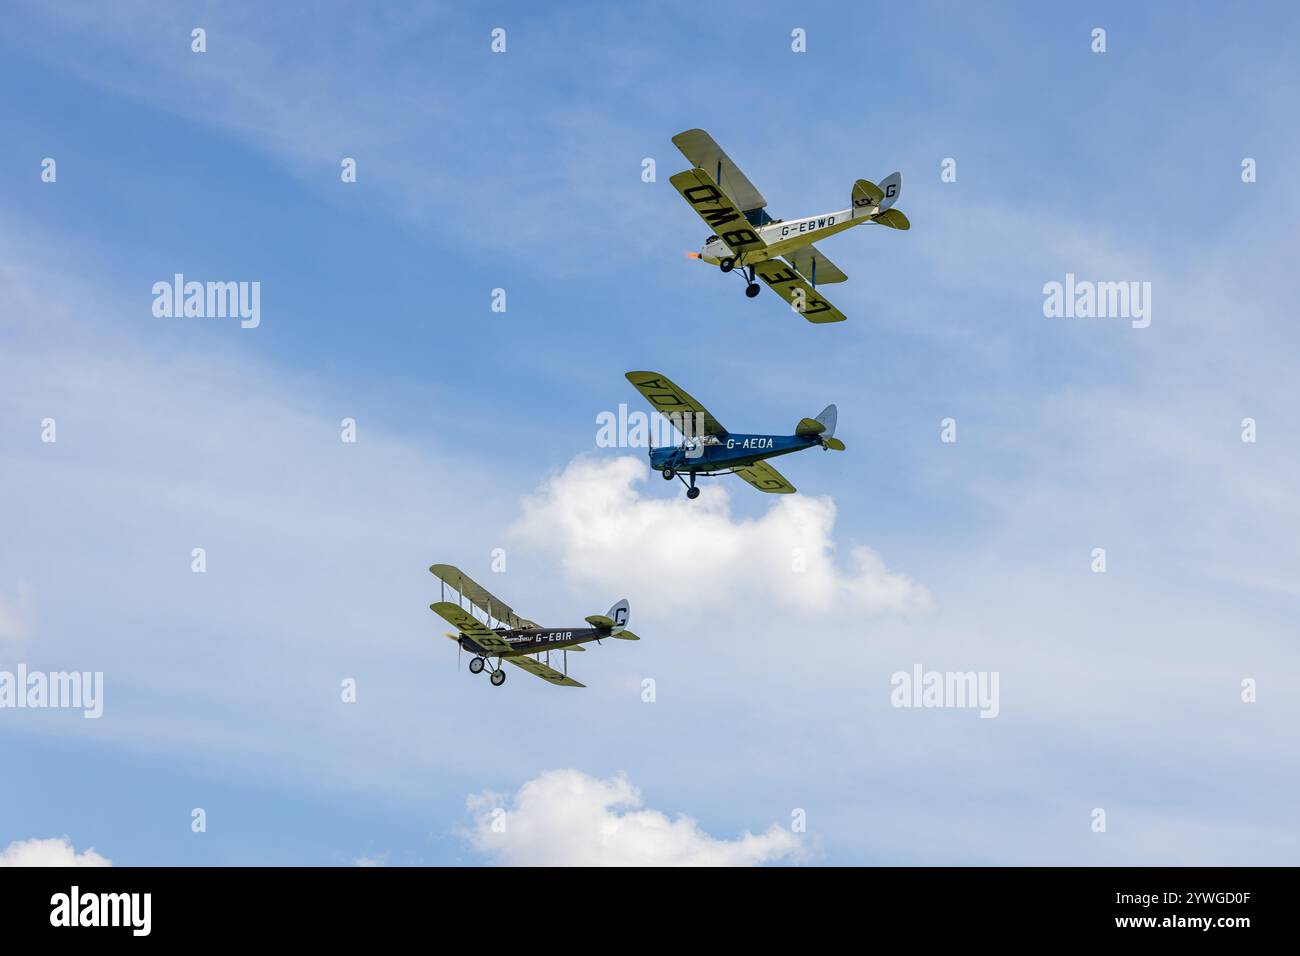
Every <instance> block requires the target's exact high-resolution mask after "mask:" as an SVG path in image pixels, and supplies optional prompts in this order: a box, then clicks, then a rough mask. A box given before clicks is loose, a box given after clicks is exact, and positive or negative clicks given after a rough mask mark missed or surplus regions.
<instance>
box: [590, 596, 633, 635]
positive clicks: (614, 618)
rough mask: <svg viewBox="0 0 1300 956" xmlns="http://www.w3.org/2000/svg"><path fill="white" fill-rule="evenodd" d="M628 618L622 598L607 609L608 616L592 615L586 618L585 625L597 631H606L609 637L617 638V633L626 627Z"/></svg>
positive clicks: (625, 602)
mask: <svg viewBox="0 0 1300 956" xmlns="http://www.w3.org/2000/svg"><path fill="white" fill-rule="evenodd" d="M629 616H630V611H629V610H628V604H627V598H623V600H621V601H619V602H618V603H617V604H615V605H614V606H613V607H611V608H610V609H609V613H608V614H593V615H591V616H590V617H589V618H587V623H588V624H590V625H591V626H592V627H594V628H596V629H597V630H600V631H608V632H609V633H610V635H611V636H613V637H618V635H619V632H620V631H622V630H623V628H625V627H627V622H628V618H629Z"/></svg>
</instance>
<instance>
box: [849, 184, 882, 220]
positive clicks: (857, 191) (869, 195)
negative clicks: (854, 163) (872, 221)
mask: <svg viewBox="0 0 1300 956" xmlns="http://www.w3.org/2000/svg"><path fill="white" fill-rule="evenodd" d="M884 199H885V194H884V192H882V191H881V189H880V187H879V186H877V185H876V184H875V183H873V182H872V181H871V180H869V179H859V180H858V181H857V182H856V183H854V184H853V215H855V216H856V215H858V214H859V213H860V212H867V213H868V214H870V211H872V210H874V209H875V208H876V207H878V206H879V205H880V204H881V203H882V202H883V201H884Z"/></svg>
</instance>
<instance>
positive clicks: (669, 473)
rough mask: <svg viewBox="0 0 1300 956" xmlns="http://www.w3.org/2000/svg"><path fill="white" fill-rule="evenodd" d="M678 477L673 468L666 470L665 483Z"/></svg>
mask: <svg viewBox="0 0 1300 956" xmlns="http://www.w3.org/2000/svg"><path fill="white" fill-rule="evenodd" d="M676 477H677V472H675V471H673V470H672V469H671V468H665V469H664V481H672V480H673V479H674V478H676Z"/></svg>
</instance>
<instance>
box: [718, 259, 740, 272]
mask: <svg viewBox="0 0 1300 956" xmlns="http://www.w3.org/2000/svg"><path fill="white" fill-rule="evenodd" d="M718 268H719V269H721V270H722V271H723V272H730V271H731V270H732V269H734V268H736V260H735V259H732V258H730V257H728V258H726V259H723V260H721V261H720V262H719V263H718Z"/></svg>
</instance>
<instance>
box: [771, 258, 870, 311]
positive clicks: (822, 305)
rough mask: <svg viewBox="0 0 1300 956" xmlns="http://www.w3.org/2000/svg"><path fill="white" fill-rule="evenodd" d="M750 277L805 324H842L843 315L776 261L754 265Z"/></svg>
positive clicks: (795, 274)
mask: <svg viewBox="0 0 1300 956" xmlns="http://www.w3.org/2000/svg"><path fill="white" fill-rule="evenodd" d="M754 275H756V276H758V277H759V278H760V279H762V280H763V281H764V282H766V283H767V284H768V286H769V287H770V288H771V289H772V291H773V292H775V293H776V294H777V295H779V296H780V297H781V298H783V299H785V301H786V302H788V303H790V308H792V309H794V310H795V311H796V312H798V313H799V314H800V315H802V316H803V317H804V318H805V319H807V320H808V321H809V322H817V323H821V322H843V321H844V320H845V318H847V316H845V314H844V313H843V312H841V311H840V310H839V309H837V308H835V306H833V305H831V304H830V303H829V302H827V301H826V300H825V299H823V298H822V297H821V296H820V295H818V294H817V290H816V289H814V288H813V287H812V286H810V285H809V284H808V283H807V282H805V281H804V279H803V277H802V276H801V275H799V273H798V272H796V271H795V269H794V267H793V266H789V265H787V264H786V263H784V262H782V261H781V260H780V259H768V260H766V261H764V262H758V263H755V264H754Z"/></svg>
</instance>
